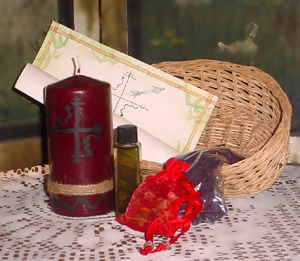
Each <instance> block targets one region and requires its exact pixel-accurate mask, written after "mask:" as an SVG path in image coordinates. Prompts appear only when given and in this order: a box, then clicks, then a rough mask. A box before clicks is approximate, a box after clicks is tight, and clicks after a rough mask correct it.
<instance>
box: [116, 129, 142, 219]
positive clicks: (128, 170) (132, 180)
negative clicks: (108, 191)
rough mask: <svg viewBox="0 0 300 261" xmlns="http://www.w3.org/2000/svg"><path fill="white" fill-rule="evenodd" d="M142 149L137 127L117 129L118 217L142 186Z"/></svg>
mask: <svg viewBox="0 0 300 261" xmlns="http://www.w3.org/2000/svg"><path fill="white" fill-rule="evenodd" d="M140 148H141V147H140V143H139V142H138V139H137V128H136V126H135V125H131V124H126V125H121V126H119V127H118V128H117V146H116V147H115V150H114V157H115V158H114V162H115V166H114V169H115V201H116V202H115V203H116V204H115V205H116V210H115V211H116V216H119V215H121V214H123V213H124V212H125V211H126V208H127V205H128V203H129V201H130V199H131V196H132V194H133V192H134V190H135V189H136V188H137V187H138V186H139V184H140Z"/></svg>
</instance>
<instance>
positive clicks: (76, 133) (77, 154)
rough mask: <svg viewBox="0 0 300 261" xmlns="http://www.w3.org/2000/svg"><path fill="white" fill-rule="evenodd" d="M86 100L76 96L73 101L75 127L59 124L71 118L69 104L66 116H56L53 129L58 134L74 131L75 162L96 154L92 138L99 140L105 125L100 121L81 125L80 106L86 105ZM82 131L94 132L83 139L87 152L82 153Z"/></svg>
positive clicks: (66, 108)
mask: <svg viewBox="0 0 300 261" xmlns="http://www.w3.org/2000/svg"><path fill="white" fill-rule="evenodd" d="M84 104H85V102H82V101H81V99H80V97H78V96H76V97H75V98H74V101H73V102H71V105H73V107H74V126H73V128H66V129H60V128H59V125H64V124H66V123H67V122H68V121H69V119H71V118H72V113H71V107H70V106H69V105H66V106H65V108H64V109H65V111H66V112H67V116H66V118H65V119H64V120H63V121H62V120H61V119H60V118H56V123H55V125H54V127H53V131H54V133H55V134H56V135H59V133H60V132H61V133H73V135H74V142H75V145H74V154H73V155H71V157H72V158H73V161H74V162H75V163H77V164H78V163H80V162H81V160H82V158H84V157H92V156H93V155H94V152H93V151H92V150H91V149H90V139H91V138H94V139H95V140H98V139H99V138H100V135H101V131H102V129H103V127H102V126H101V125H100V123H95V126H94V127H90V128H81V127H80V111H79V107H80V106H81V105H84ZM80 133H92V134H89V135H87V136H86V137H84V138H83V139H82V142H83V144H84V145H85V147H84V151H85V154H84V155H83V154H81V149H80V145H81V141H80Z"/></svg>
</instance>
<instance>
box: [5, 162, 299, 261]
mask: <svg viewBox="0 0 300 261" xmlns="http://www.w3.org/2000/svg"><path fill="white" fill-rule="evenodd" d="M45 172H47V168H45V167H42V166H37V167H34V168H31V169H25V170H22V171H21V170H18V171H8V172H5V173H4V172H1V173H0V259H1V260H103V261H104V260H105V261H106V260H139V261H142V260H147V261H148V260H155V261H159V260H175V261H176V260H184V259H186V260H251V261H253V260H272V261H273V260H280V261H284V260H300V184H299V182H300V167H299V166H298V167H296V166H287V167H286V168H285V169H284V171H283V173H282V174H281V176H280V179H279V180H278V181H276V182H275V184H274V185H273V186H272V187H271V188H270V189H268V190H267V191H264V192H262V193H260V194H257V195H253V196H248V197H243V198H228V199H227V206H228V210H229V211H228V214H227V215H226V216H225V217H223V218H222V219H221V220H219V221H218V222H217V223H216V224H201V225H198V226H195V227H191V229H190V230H189V231H188V232H187V233H185V234H184V235H183V236H182V237H180V238H179V240H178V241H177V242H176V243H175V244H174V245H172V246H171V247H172V248H171V249H170V250H167V251H164V252H159V253H155V254H150V255H148V256H142V255H141V254H139V248H141V247H142V246H143V244H144V243H145V242H144V235H143V233H140V232H136V231H134V230H131V229H129V228H127V227H125V226H122V225H120V224H119V223H117V222H116V221H115V220H114V213H109V214H107V215H103V216H96V217H91V218H69V217H63V216H59V215H56V214H55V213H53V212H52V211H51V210H50V207H49V200H48V197H47V195H46V194H45V192H44V179H45V175H44V174H45Z"/></svg>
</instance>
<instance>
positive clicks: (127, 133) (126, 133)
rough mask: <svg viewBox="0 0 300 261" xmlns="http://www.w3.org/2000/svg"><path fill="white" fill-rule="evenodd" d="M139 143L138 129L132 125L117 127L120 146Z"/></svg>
mask: <svg viewBox="0 0 300 261" xmlns="http://www.w3.org/2000/svg"><path fill="white" fill-rule="evenodd" d="M137 141H138V136H137V127H136V126H135V125H132V124H124V125H120V126H118V127H117V142H118V144H122V145H126V144H132V143H136V142H137Z"/></svg>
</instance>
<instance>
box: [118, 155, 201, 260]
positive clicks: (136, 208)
mask: <svg viewBox="0 0 300 261" xmlns="http://www.w3.org/2000/svg"><path fill="white" fill-rule="evenodd" d="M189 167H190V164H188V163H185V162H183V161H180V160H178V159H175V158H171V159H169V160H168V161H167V163H166V165H165V169H164V170H162V171H161V172H159V173H157V174H156V175H155V176H148V177H147V178H146V179H145V180H144V181H143V182H142V184H141V185H140V186H139V187H138V188H137V189H136V190H135V192H134V193H133V195H132V198H131V200H130V202H129V204H128V206H127V209H126V212H125V213H124V214H122V215H120V216H118V217H117V219H116V220H117V221H118V222H120V223H121V224H123V225H126V226H128V227H130V228H132V229H134V230H138V231H141V232H145V239H146V243H145V245H144V248H143V249H141V250H140V253H141V254H143V255H147V254H149V253H154V252H158V251H161V250H164V249H167V248H168V247H169V245H170V244H172V243H174V242H175V241H176V240H177V239H178V238H179V237H180V236H181V235H182V234H183V233H184V232H186V231H188V230H189V228H190V224H191V221H192V220H193V219H194V218H195V217H196V216H197V215H198V214H199V213H200V212H201V210H202V203H201V201H200V200H199V193H200V191H195V190H194V187H193V185H192V184H191V183H190V182H189V181H187V179H186V178H185V175H184V172H185V171H186V170H187V169H188V168H189ZM183 204H185V211H184V213H183V214H181V216H179V212H180V209H181V207H182V205H183ZM179 229H181V232H180V233H178V234H177V235H176V236H175V233H176V232H177V231H178V230H179ZM154 235H162V236H165V237H169V238H170V240H169V241H168V242H164V243H161V244H160V245H159V246H158V247H157V248H155V249H154V244H153V237H154Z"/></svg>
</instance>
